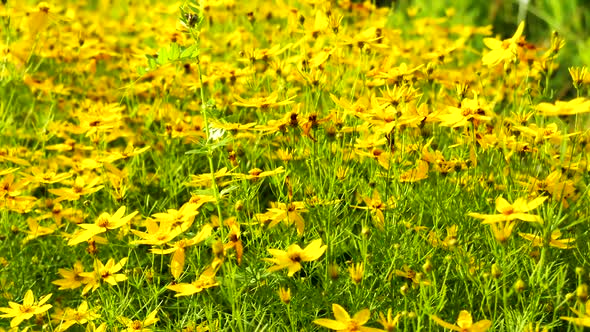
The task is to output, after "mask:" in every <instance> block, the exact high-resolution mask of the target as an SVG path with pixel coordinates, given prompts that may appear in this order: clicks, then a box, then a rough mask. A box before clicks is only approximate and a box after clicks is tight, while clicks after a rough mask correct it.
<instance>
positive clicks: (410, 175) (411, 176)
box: [399, 159, 429, 182]
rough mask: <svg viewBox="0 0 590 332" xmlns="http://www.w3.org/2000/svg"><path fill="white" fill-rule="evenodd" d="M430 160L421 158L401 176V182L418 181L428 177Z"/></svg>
mask: <svg viewBox="0 0 590 332" xmlns="http://www.w3.org/2000/svg"><path fill="white" fill-rule="evenodd" d="M428 169H429V166H428V162H426V161H424V160H422V159H420V160H418V161H416V167H414V168H412V169H409V170H407V171H405V172H403V173H402V174H400V176H399V180H400V182H417V181H420V180H424V179H427V178H428Z"/></svg>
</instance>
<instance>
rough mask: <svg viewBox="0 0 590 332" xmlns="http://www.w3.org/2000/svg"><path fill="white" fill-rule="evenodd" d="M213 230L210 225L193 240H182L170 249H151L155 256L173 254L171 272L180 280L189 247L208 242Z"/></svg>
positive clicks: (205, 226)
mask: <svg viewBox="0 0 590 332" xmlns="http://www.w3.org/2000/svg"><path fill="white" fill-rule="evenodd" d="M212 230H213V228H212V227H211V226H210V225H208V224H207V225H204V226H203V228H202V229H201V231H200V232H199V234H197V235H195V236H194V237H193V238H191V239H182V240H179V241H176V242H175V243H172V244H168V245H169V246H170V247H171V248H168V249H153V248H152V249H150V251H151V252H152V253H154V254H160V255H166V254H171V253H174V254H173V255H172V258H171V259H170V272H171V273H172V276H173V277H174V278H175V279H178V278H180V275H181V274H182V272H183V271H184V258H185V251H186V249H185V248H187V247H190V246H194V245H197V244H199V243H201V242H203V241H204V240H206V239H207V238H208V237H209V236H210V235H211V231H212Z"/></svg>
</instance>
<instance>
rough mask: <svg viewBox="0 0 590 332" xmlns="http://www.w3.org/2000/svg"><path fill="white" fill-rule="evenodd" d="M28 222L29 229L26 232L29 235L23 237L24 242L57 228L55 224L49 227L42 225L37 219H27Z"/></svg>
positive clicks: (47, 233)
mask: <svg viewBox="0 0 590 332" xmlns="http://www.w3.org/2000/svg"><path fill="white" fill-rule="evenodd" d="M27 224H28V225H29V230H28V231H25V232H26V233H27V234H29V235H27V237H25V238H24V239H23V244H24V243H27V242H29V241H30V240H33V239H36V238H38V237H40V236H45V235H49V234H51V233H53V232H54V231H55V228H56V227H55V225H51V226H49V227H45V226H41V225H39V222H38V221H37V220H36V219H27Z"/></svg>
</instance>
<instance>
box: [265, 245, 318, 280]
mask: <svg viewBox="0 0 590 332" xmlns="http://www.w3.org/2000/svg"><path fill="white" fill-rule="evenodd" d="M326 249H327V246H326V245H322V239H317V240H313V241H311V243H310V244H308V245H307V247H305V249H301V247H299V245H297V244H292V245H290V246H289V247H288V248H287V251H283V250H278V249H268V252H269V253H270V254H271V255H273V256H274V257H273V258H265V259H264V260H265V261H267V262H269V263H273V264H275V265H274V266H271V267H270V268H268V271H269V272H275V271H278V270H282V269H285V268H286V269H288V270H289V273H288V275H289V277H292V276H293V275H294V274H295V272H297V271H299V270H301V262H311V261H315V260H317V259H318V258H320V257H321V256H322V255H323V254H324V252H325V251H326Z"/></svg>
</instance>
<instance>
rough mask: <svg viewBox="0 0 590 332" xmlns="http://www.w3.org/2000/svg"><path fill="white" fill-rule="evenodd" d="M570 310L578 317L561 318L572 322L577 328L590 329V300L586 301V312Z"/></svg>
mask: <svg viewBox="0 0 590 332" xmlns="http://www.w3.org/2000/svg"><path fill="white" fill-rule="evenodd" d="M570 310H571V311H573V313H574V314H576V315H577V316H578V317H565V316H561V317H559V318H561V319H563V320H567V321H568V322H572V323H574V324H575V325H577V326H585V327H590V300H587V301H586V304H585V305H584V312H580V311H578V310H576V309H574V308H571V307H570Z"/></svg>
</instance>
